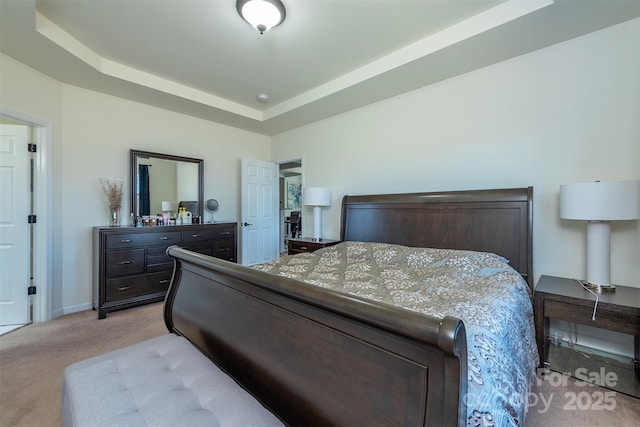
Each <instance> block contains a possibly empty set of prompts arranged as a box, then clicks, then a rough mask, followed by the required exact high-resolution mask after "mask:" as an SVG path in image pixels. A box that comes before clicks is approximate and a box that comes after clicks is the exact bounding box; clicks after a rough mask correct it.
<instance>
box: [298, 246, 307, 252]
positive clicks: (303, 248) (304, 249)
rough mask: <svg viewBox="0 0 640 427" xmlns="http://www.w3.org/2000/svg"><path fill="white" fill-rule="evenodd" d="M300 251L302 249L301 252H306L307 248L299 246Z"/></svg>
mask: <svg viewBox="0 0 640 427" xmlns="http://www.w3.org/2000/svg"><path fill="white" fill-rule="evenodd" d="M300 249H302V250H303V251H306V250H307V249H309V248H307V247H306V246H300Z"/></svg>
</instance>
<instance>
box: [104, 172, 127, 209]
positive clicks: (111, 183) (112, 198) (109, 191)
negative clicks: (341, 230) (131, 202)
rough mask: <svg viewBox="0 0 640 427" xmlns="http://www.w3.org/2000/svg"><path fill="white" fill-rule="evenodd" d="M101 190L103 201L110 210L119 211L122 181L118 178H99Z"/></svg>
mask: <svg viewBox="0 0 640 427" xmlns="http://www.w3.org/2000/svg"><path fill="white" fill-rule="evenodd" d="M100 182H101V183H102V190H103V191H104V196H105V199H107V203H109V206H110V207H111V209H114V210H120V206H122V194H123V189H122V179H120V178H101V179H100Z"/></svg>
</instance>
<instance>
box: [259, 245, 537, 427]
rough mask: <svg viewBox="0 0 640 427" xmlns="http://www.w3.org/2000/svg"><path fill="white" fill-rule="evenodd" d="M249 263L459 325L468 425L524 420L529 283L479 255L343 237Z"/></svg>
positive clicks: (529, 358) (530, 373) (530, 347)
mask: <svg viewBox="0 0 640 427" xmlns="http://www.w3.org/2000/svg"><path fill="white" fill-rule="evenodd" d="M254 268H256V269H259V270H262V271H266V272H269V273H273V274H278V275H281V276H286V277H290V278H293V279H297V280H301V281H304V282H307V283H311V284H314V285H317V286H321V287H325V288H331V289H333V290H337V291H341V292H345V293H349V294H352V295H357V296H360V297H363V298H368V299H372V300H375V301H379V302H383V303H387V304H391V305H395V306H398V307H404V308H405V309H408V310H413V311H417V312H420V313H424V314H428V315H431V316H435V317H439V318H442V317H444V316H445V315H448V316H453V317H457V318H458V319H461V320H462V321H463V322H464V325H465V329H466V333H467V348H468V390H467V425H468V426H494V425H495V426H511V425H523V422H524V417H525V415H526V404H527V398H528V393H529V387H530V384H531V383H532V381H533V380H534V377H535V369H536V366H537V365H538V350H537V347H536V342H535V333H534V325H533V309H532V304H531V299H530V291H529V288H528V286H527V284H526V282H525V281H524V279H523V278H522V276H520V274H519V273H518V272H517V271H515V270H514V269H513V268H511V267H510V266H509V265H508V263H507V260H505V259H504V258H502V257H500V256H498V255H495V254H491V253H484V252H473V251H459V250H449V249H431V248H413V247H408V246H401V245H393V244H386V243H363V242H342V243H340V244H338V245H335V246H330V247H328V248H324V249H320V250H318V251H316V252H314V253H312V254H310V253H304V254H298V255H295V256H283V257H281V258H279V259H278V260H276V261H274V262H271V263H268V264H260V265H256V266H254Z"/></svg>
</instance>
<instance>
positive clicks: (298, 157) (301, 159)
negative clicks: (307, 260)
mask: <svg viewBox="0 0 640 427" xmlns="http://www.w3.org/2000/svg"><path fill="white" fill-rule="evenodd" d="M297 161H300V168H301V169H302V173H301V174H300V183H301V185H302V189H303V190H304V182H305V180H304V171H305V164H304V154H300V155H299V156H297V157H292V158H289V159H286V160H276V161H275V162H274V163H275V164H276V165H278V171H279V170H280V165H281V164H283V163H290V162H297ZM278 180H280V176H278ZM285 197H286V194H285ZM280 202H282V203H284V200H280V192H278V206H280ZM279 215H280V210H279V209H278V216H279ZM300 215H302V217H303V218H302V224H303V225H304V223H305V218H304V205H302V206H301V207H300ZM281 219H282V218H278V240H279V239H280V236H281V233H282V230H281V229H280V227H282V221H281ZM307 224H308V222H307ZM280 249H281V246H280V241H278V255H279V254H280V253H281V252H280Z"/></svg>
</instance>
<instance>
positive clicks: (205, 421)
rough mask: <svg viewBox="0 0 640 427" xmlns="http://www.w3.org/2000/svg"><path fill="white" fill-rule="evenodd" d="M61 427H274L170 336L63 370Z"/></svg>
mask: <svg viewBox="0 0 640 427" xmlns="http://www.w3.org/2000/svg"><path fill="white" fill-rule="evenodd" d="M62 420H63V425H65V426H96V425H100V426H222V427H224V426H276V425H277V426H281V425H282V422H281V421H280V420H279V419H278V418H277V417H276V416H274V415H273V414H272V413H271V412H269V411H268V410H267V409H266V408H265V407H264V406H262V404H260V402H258V401H257V400H256V399H255V398H254V397H253V396H251V395H250V394H249V393H248V392H247V391H246V390H244V389H243V388H242V387H240V386H239V385H238V384H237V383H236V382H235V381H234V380H233V379H232V378H231V377H229V376H228V375H227V374H225V373H224V372H223V371H221V370H220V369H219V368H218V367H217V366H216V365H215V364H214V363H213V362H211V360H209V358H207V357H206V356H205V355H203V354H202V353H201V352H200V351H199V350H198V349H197V348H196V347H195V346H194V345H192V344H191V343H190V342H189V341H188V340H187V339H185V338H184V337H181V336H178V335H176V334H173V333H170V334H167V335H164V336H161V337H158V338H154V339H151V340H148V341H144V342H141V343H139V344H136V345H133V346H130V347H126V348H123V349H120V350H116V351H113V352H110V353H107V354H103V355H101V356H97V357H94V358H91V359H87V360H84V361H81V362H78V363H76V364H73V365H71V366H69V367H67V368H66V370H65V372H64V383H63V409H62Z"/></svg>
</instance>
